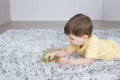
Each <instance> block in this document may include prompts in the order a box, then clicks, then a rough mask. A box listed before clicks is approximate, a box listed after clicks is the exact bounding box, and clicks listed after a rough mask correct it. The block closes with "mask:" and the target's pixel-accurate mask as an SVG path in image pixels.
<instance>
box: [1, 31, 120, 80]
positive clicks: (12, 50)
mask: <svg viewBox="0 0 120 80" xmlns="http://www.w3.org/2000/svg"><path fill="white" fill-rule="evenodd" d="M94 33H95V34H96V35H97V36H99V37H100V38H108V37H110V38H112V39H115V40H116V41H117V42H118V44H120V40H119V38H120V29H117V30H116V29H111V30H94ZM60 46H64V48H66V47H68V46H69V42H67V37H66V36H65V34H64V33H63V29H54V30H52V29H29V30H8V31H6V32H4V33H3V34H0V80H120V59H113V60H110V61H101V60H96V61H95V62H94V63H92V64H91V65H81V66H69V65H66V66H63V65H61V68H59V67H58V66H60V64H57V63H49V64H45V63H43V62H41V61H40V60H41V57H42V55H43V51H45V50H46V49H49V48H58V47H60ZM70 58H81V56H78V54H74V55H72V56H71V57H70Z"/></svg>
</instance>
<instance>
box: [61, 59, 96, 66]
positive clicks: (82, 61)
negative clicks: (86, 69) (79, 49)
mask: <svg viewBox="0 0 120 80" xmlns="http://www.w3.org/2000/svg"><path fill="white" fill-rule="evenodd" d="M94 60H95V59H93V58H83V59H67V58H60V60H59V63H60V64H68V65H82V64H91V63H92V62H93V61H94Z"/></svg>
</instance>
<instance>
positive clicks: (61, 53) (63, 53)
mask: <svg viewBox="0 0 120 80" xmlns="http://www.w3.org/2000/svg"><path fill="white" fill-rule="evenodd" d="M69 55H70V53H69V52H68V51H67V50H57V51H53V52H50V53H49V52H48V53H47V54H46V55H45V58H48V57H50V58H53V57H55V56H58V57H63V56H69Z"/></svg>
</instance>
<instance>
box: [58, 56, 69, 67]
mask: <svg viewBox="0 0 120 80" xmlns="http://www.w3.org/2000/svg"><path fill="white" fill-rule="evenodd" d="M68 61H69V59H68V58H66V57H61V58H59V62H58V63H60V64H63V65H67V64H68Z"/></svg>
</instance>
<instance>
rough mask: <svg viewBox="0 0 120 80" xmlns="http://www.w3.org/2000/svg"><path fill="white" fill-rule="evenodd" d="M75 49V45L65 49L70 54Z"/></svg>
mask: <svg viewBox="0 0 120 80" xmlns="http://www.w3.org/2000/svg"><path fill="white" fill-rule="evenodd" d="M76 50H77V47H75V46H72V45H71V46H70V47H69V48H68V49H67V51H68V52H69V53H70V54H72V53H74V52H75V51H76Z"/></svg>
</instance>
